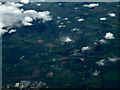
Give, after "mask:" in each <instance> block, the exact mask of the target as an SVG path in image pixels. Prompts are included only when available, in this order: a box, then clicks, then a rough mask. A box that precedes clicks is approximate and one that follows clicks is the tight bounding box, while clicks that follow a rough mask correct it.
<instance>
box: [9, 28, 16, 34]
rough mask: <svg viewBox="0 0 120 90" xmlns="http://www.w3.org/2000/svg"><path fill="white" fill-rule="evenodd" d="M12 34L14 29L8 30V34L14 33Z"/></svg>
mask: <svg viewBox="0 0 120 90" xmlns="http://www.w3.org/2000/svg"><path fill="white" fill-rule="evenodd" d="M14 32H16V30H15V29H12V30H10V31H9V32H8V33H9V34H11V33H14Z"/></svg>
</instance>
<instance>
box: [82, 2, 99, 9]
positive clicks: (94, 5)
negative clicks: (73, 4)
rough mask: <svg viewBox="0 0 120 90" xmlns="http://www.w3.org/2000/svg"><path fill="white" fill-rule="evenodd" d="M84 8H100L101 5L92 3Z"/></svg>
mask: <svg viewBox="0 0 120 90" xmlns="http://www.w3.org/2000/svg"><path fill="white" fill-rule="evenodd" d="M83 6H84V7H89V8H93V7H97V6H99V4H98V3H91V4H85V5H83Z"/></svg>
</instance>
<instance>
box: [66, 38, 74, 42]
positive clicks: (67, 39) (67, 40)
mask: <svg viewBox="0 0 120 90" xmlns="http://www.w3.org/2000/svg"><path fill="white" fill-rule="evenodd" d="M71 41H72V40H71V39H70V38H69V37H66V38H65V40H64V42H71Z"/></svg>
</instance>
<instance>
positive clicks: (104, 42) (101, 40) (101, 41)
mask: <svg viewBox="0 0 120 90" xmlns="http://www.w3.org/2000/svg"><path fill="white" fill-rule="evenodd" d="M98 42H100V43H101V44H106V43H107V41H106V40H104V39H100V40H99V41H98Z"/></svg>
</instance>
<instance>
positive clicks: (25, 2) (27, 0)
mask: <svg viewBox="0 0 120 90" xmlns="http://www.w3.org/2000/svg"><path fill="white" fill-rule="evenodd" d="M20 2H21V3H24V4H28V3H29V2H30V1H29V0H21V1H20Z"/></svg>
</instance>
